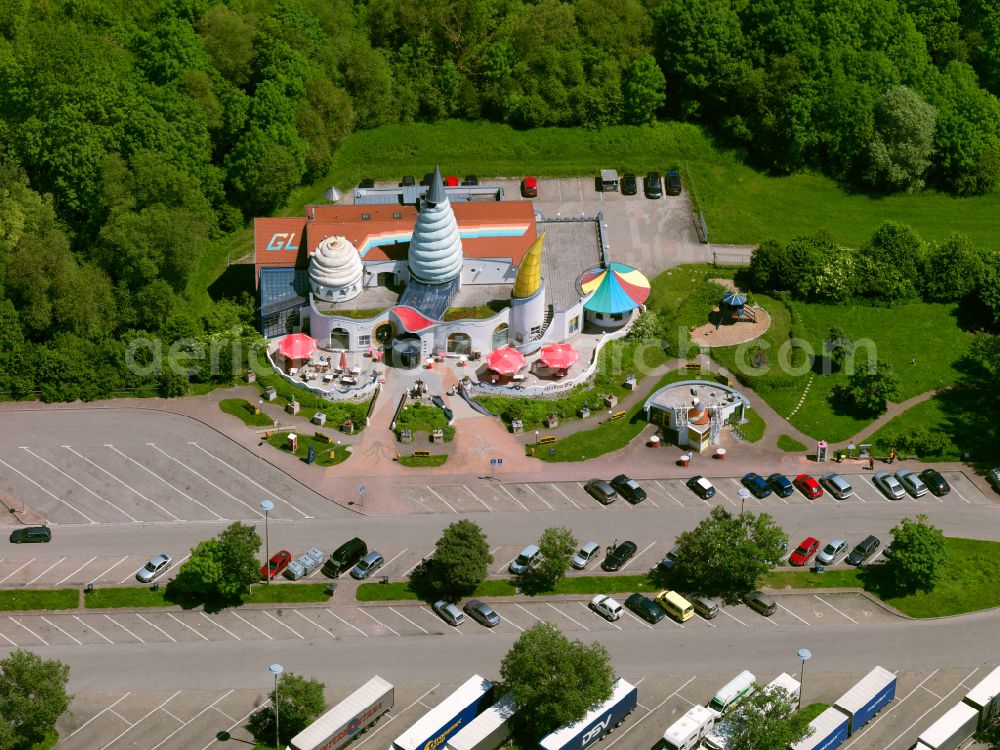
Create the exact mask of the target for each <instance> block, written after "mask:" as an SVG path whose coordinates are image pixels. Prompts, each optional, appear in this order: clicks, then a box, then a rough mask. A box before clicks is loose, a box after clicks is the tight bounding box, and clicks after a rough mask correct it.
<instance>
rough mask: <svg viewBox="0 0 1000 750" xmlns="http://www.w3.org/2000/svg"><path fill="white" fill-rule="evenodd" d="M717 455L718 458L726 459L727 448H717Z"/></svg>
mask: <svg viewBox="0 0 1000 750" xmlns="http://www.w3.org/2000/svg"><path fill="white" fill-rule="evenodd" d="M715 457H716V458H717V459H719V460H720V461H725V460H726V449H725V448H719V449H718V450H716V451H715Z"/></svg>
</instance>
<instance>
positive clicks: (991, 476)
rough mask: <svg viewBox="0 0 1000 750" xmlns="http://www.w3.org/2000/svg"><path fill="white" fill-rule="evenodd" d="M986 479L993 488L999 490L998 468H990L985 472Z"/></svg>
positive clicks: (999, 469) (999, 470)
mask: <svg viewBox="0 0 1000 750" xmlns="http://www.w3.org/2000/svg"><path fill="white" fill-rule="evenodd" d="M986 481H987V482H989V483H990V484H991V485H992V486H993V489H995V490H996V491H997V492H1000V468H996V469H990V470H989V471H988V472H986Z"/></svg>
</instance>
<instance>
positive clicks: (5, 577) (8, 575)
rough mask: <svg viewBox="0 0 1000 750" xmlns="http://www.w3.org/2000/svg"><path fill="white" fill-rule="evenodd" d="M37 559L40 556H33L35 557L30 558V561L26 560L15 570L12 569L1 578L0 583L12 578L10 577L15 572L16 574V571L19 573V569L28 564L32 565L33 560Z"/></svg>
mask: <svg viewBox="0 0 1000 750" xmlns="http://www.w3.org/2000/svg"><path fill="white" fill-rule="evenodd" d="M37 559H38V558H36V557H33V558H31V559H30V560H28V562H26V563H24V564H23V565H21V566H20V567H18V568H16V569H15V570H12V571H11V572H10V573H8V574H7V575H5V576H4V577H3V578H0V583H3V582H4V581H6V580H7V579H8V578H10V577H11V576H12V575H14V574H15V573H17V572H18V571H19V570H21V568H26V567H27V566H29V565H31V563H33V562H34V561H35V560H37Z"/></svg>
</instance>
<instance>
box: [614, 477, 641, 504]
mask: <svg viewBox="0 0 1000 750" xmlns="http://www.w3.org/2000/svg"><path fill="white" fill-rule="evenodd" d="M611 486H612V487H614V488H615V489H616V490H617V491H618V494H619V495H621V496H622V497H624V498H625V499H626V500H628V501H629V502H630V503H632V505H635V504H636V503H641V502H642V501H643V500H645V499H646V490H644V489H643V488H642V487H640V486H639V483H638V482H637V481H635V480H634V479H629V478H628V477H627V476H625V475H624V474H619V475H618V476H616V477H615V478H614V479H612V480H611Z"/></svg>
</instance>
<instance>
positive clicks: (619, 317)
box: [611, 313, 624, 320]
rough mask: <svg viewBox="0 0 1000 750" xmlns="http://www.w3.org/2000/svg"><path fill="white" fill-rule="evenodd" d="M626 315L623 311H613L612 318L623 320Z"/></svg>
mask: <svg viewBox="0 0 1000 750" xmlns="http://www.w3.org/2000/svg"><path fill="white" fill-rule="evenodd" d="M623 317H624V316H623V315H622V314H621V313H611V319H612V320H621V319H622V318H623Z"/></svg>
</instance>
